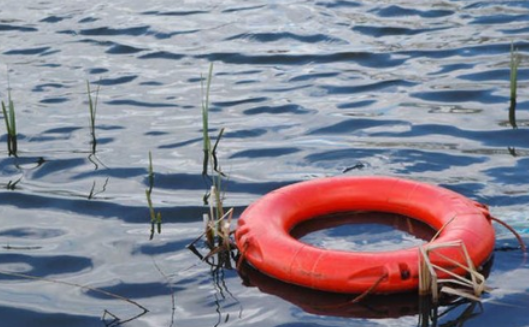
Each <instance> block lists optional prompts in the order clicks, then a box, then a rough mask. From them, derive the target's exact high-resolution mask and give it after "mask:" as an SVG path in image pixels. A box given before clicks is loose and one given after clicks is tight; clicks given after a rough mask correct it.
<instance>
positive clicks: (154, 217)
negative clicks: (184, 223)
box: [145, 151, 162, 240]
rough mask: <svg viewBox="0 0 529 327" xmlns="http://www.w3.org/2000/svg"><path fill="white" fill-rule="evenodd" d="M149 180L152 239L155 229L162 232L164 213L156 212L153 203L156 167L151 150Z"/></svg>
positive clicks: (146, 191) (148, 191)
mask: <svg viewBox="0 0 529 327" xmlns="http://www.w3.org/2000/svg"><path fill="white" fill-rule="evenodd" d="M148 180H149V188H148V189H146V190H145V196H146V198H147V205H148V206H149V215H150V217H151V234H150V236H149V239H150V240H152V239H153V238H154V233H155V231H157V232H158V234H160V233H161V232H162V214H161V213H160V212H158V213H156V211H155V210H154V206H153V204H152V199H151V194H152V190H153V188H154V169H153V165H152V153H151V151H149V174H148Z"/></svg>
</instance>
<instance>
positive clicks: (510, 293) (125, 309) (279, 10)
mask: <svg viewBox="0 0 529 327" xmlns="http://www.w3.org/2000/svg"><path fill="white" fill-rule="evenodd" d="M0 35H1V37H2V48H1V50H0V52H1V54H0V62H1V63H2V64H3V68H2V71H3V73H2V74H1V75H2V76H3V78H0V96H1V97H2V99H5V98H6V95H7V94H6V92H7V89H8V83H9V86H10V87H11V89H12V96H13V99H14V101H15V106H16V108H17V123H18V126H17V127H18V130H19V133H20V136H19V137H20V140H19V148H20V153H19V158H17V159H15V158H12V157H8V155H7V149H5V150H2V153H1V155H0V167H1V172H0V173H1V175H0V184H1V185H3V186H5V187H6V188H7V186H8V184H9V183H11V184H12V183H13V182H15V181H17V180H18V179H20V182H19V183H18V184H16V187H15V190H8V189H4V190H3V191H1V192H0V193H1V195H0V213H1V216H2V218H1V221H2V226H1V227H0V243H1V244H2V246H3V247H2V249H0V251H1V254H0V270H1V271H3V272H15V273H23V274H27V275H33V276H39V277H44V278H47V279H50V280H55V281H61V282H62V284H61V283H57V282H55V283H54V282H50V281H49V280H42V279H41V280H29V279H26V278H21V277H20V276H18V277H17V276H14V275H1V276H0V279H1V280H2V284H1V287H0V314H1V316H2V319H3V324H5V325H6V326H54V327H57V326H100V325H102V323H101V322H100V318H101V315H102V314H103V312H104V310H108V311H109V312H111V313H112V314H114V315H116V316H118V317H119V318H121V319H122V320H125V319H128V318H131V317H133V316H134V315H136V314H138V313H139V312H141V311H140V310H138V308H136V307H134V306H133V305H131V304H130V303H127V302H124V301H120V300H117V299H112V298H110V297H108V296H106V295H104V294H101V293H97V292H95V291H93V290H89V289H81V288H78V287H73V286H71V285H66V284H64V283H71V284H79V285H87V286H90V287H93V288H99V289H102V290H106V291H109V292H112V293H115V294H119V295H121V296H124V297H127V298H129V299H131V300H133V301H136V302H138V303H140V304H141V305H143V306H145V307H147V308H148V309H149V310H150V312H149V313H148V314H146V315H144V316H142V317H140V318H139V319H136V320H134V321H132V322H130V325H131V326H170V325H171V321H172V316H173V317H174V324H173V325H174V326H179V327H182V326H221V325H222V326H282V327H287V326H289V327H293V326H296V327H309V326H311V327H313V326H314V327H315V326H318V327H320V326H399V327H400V326H415V325H416V324H417V316H416V315H411V316H404V317H401V318H395V317H392V318H386V319H382V320H379V319H372V318H373V317H364V318H357V319H351V318H350V317H340V316H339V315H325V314H321V313H320V314H311V313H309V312H310V311H309V312H307V311H304V310H303V309H301V308H302V307H303V306H301V307H299V306H296V305H294V304H292V303H291V302H292V301H290V302H289V301H288V300H280V299H278V298H277V297H275V296H274V295H269V294H267V293H266V291H264V292H261V291H259V290H258V289H257V288H255V287H246V286H244V285H243V284H242V281H241V278H240V277H239V276H237V275H236V273H235V272H229V271H226V272H225V274H224V275H222V276H219V275H214V276H212V274H211V272H210V269H209V266H207V265H205V264H201V263H200V262H199V260H198V259H197V258H196V257H195V256H194V255H193V254H192V253H190V252H189V251H188V250H186V249H185V246H186V245H187V244H189V243H190V242H192V241H193V240H194V239H195V238H196V237H197V236H198V235H200V233H201V230H202V222H201V220H202V218H201V217H202V214H203V213H204V212H205V208H204V207H203V205H202V195H203V193H204V190H205V188H206V186H205V184H204V182H203V180H202V177H201V175H200V173H201V169H202V144H201V135H202V134H201V118H200V101H201V100H200V99H201V83H200V76H201V74H203V73H206V72H207V69H208V66H209V63H210V62H214V79H213V84H212V89H211V96H210V97H211V100H212V111H213V112H212V113H211V116H210V119H211V127H212V129H213V130H218V129H220V128H221V127H225V128H226V129H227V132H226V134H225V138H224V139H223V140H222V141H221V144H220V147H219V158H220V160H221V162H222V164H223V167H224V170H225V171H226V172H228V173H229V175H230V182H229V183H228V185H227V190H228V193H227V201H226V204H227V205H228V206H233V207H235V208H236V212H240V211H241V210H242V209H244V208H245V207H246V206H247V205H248V204H249V203H251V202H252V201H254V200H255V199H257V198H258V197H260V196H261V195H263V194H265V193H266V192H268V191H270V190H273V189H275V188H278V187H280V186H282V185H286V184H290V183H292V182H296V181H300V180H306V179H311V178H314V177H321V176H336V175H342V174H346V175H372V174H375V175H391V176H401V177H406V178H412V179H416V180H421V181H426V182H431V183H435V184H440V185H443V186H445V187H447V188H450V189H453V190H456V191H458V192H461V193H463V194H465V195H466V196H468V197H471V198H473V199H476V200H478V201H481V202H483V203H487V204H489V205H490V206H491V207H492V212H493V213H494V214H495V215H496V216H498V217H500V218H502V219H504V220H505V221H507V222H508V223H510V224H512V225H513V226H514V227H515V228H516V229H517V230H518V231H519V232H520V233H521V234H522V236H523V237H524V238H525V239H526V240H528V237H527V234H528V233H529V221H528V218H527V211H528V210H527V205H528V204H529V194H528V186H529V169H528V168H529V141H528V140H529V132H528V131H529V128H528V126H527V125H529V118H528V116H527V111H528V110H529V97H528V95H529V93H528V92H527V80H528V79H529V69H527V53H528V50H529V43H528V42H527V40H528V36H529V2H527V1H507V0H503V1H502V0H486V1H470V0H468V1H463V0H459V1H456V0H453V1H448V0H444V1H437V0H435V1H428V2H417V1H412V0H399V1H382V0H378V1H366V0H364V1H363V0H358V1H349V0H322V1H292V0H290V1H258V0H250V1H222V2H218V1H154V0H144V1H135V0H132V1H131V0H127V1H124V0H116V1H110V2H109V3H107V2H103V1H77V0H76V1H54V0H50V1H41V2H34V1H28V0H19V1H16V2H15V1H10V3H9V5H7V6H4V7H3V8H2V9H1V11H0ZM511 43H514V46H515V47H516V48H517V49H518V51H519V54H520V56H521V57H522V63H521V66H520V70H519V79H520V80H519V91H518V96H519V97H518V107H517V108H518V112H517V116H518V125H519V127H520V128H519V129H512V128H511V127H510V125H509V122H508V107H509V61H510V57H509V52H510V46H511ZM86 80H89V81H90V82H91V83H92V84H93V87H94V88H95V87H97V86H100V92H99V99H98V100H99V106H98V114H97V123H96V124H97V129H96V134H97V138H98V147H97V155H96V156H95V157H94V156H90V134H89V128H88V121H89V113H88V109H87V108H88V105H87V96H86V84H85V82H86ZM2 133H4V134H5V132H2ZM6 138H7V137H6V136H5V135H4V136H2V139H1V140H0V142H2V144H4V143H5V141H6ZM3 146H5V145H3ZM149 151H152V152H153V156H154V168H155V171H156V173H157V174H156V181H155V189H154V192H153V200H154V205H155V207H156V208H157V209H159V210H160V211H161V212H162V215H163V218H164V222H165V223H164V225H163V232H162V234H161V235H156V237H155V239H154V240H153V241H149V240H148V238H149V228H150V226H149V216H148V210H147V204H146V200H145V193H144V192H145V188H146V187H147V179H146V175H147V166H148V152H149ZM91 190H93V191H92V192H91ZM90 193H92V196H90ZM497 245H498V247H514V246H516V245H517V243H516V241H515V240H514V239H513V237H512V236H511V235H510V234H509V233H508V232H506V231H504V230H503V229H501V228H499V229H498V244H497ZM527 273H528V265H527V263H526V262H525V261H524V260H523V256H522V255H521V254H520V253H518V252H517V251H513V252H509V251H508V252H503V251H498V252H497V253H496V257H495V264H494V267H493V270H492V272H491V276H490V278H489V283H490V286H492V287H493V288H494V290H493V291H492V292H491V293H490V294H489V295H487V296H486V297H485V299H484V312H483V313H482V314H481V315H478V316H477V317H475V318H473V319H471V320H469V321H467V322H466V323H465V326H467V327H468V326H499V325H503V326H527V325H529V318H527V315H526V308H527V306H528V305H529V283H528V282H527V278H526V276H527ZM172 294H173V295H174V298H173V297H172ZM272 294H275V293H273V292H272ZM173 300H174V304H173ZM294 303H295V302H294ZM173 307H174V310H173V309H172V308H173ZM460 311H461V310H460ZM459 313H461V312H457V310H456V312H455V313H454V312H452V313H451V314H449V315H448V316H446V317H443V318H442V321H441V322H443V323H448V322H449V321H451V320H453V319H455V318H456V317H457V315H458V314H459ZM108 317H109V316H108V315H107V322H108V321H109V319H110V318H108Z"/></svg>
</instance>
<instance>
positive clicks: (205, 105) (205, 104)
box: [201, 63, 213, 175]
mask: <svg viewBox="0 0 529 327" xmlns="http://www.w3.org/2000/svg"><path fill="white" fill-rule="evenodd" d="M212 76H213V63H211V64H210V65H209V72H208V77H207V82H206V94H205V95H204V94H202V97H201V98H202V135H203V142H204V143H203V151H204V161H203V164H202V175H207V170H208V162H209V159H210V153H211V150H212V148H211V140H210V138H209V122H208V120H209V119H208V116H209V91H210V88H211V78H212ZM202 93H204V81H202Z"/></svg>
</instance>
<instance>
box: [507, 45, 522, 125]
mask: <svg viewBox="0 0 529 327" xmlns="http://www.w3.org/2000/svg"><path fill="white" fill-rule="evenodd" d="M519 65H520V55H519V54H518V51H517V50H515V49H514V44H512V43H511V63H510V68H511V78H510V88H511V102H510V106H509V123H510V124H511V126H512V128H518V125H517V124H516V97H517V89H518V66H519Z"/></svg>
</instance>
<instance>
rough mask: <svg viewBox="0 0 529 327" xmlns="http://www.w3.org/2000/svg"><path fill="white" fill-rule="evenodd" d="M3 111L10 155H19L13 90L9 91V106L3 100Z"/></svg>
mask: <svg viewBox="0 0 529 327" xmlns="http://www.w3.org/2000/svg"><path fill="white" fill-rule="evenodd" d="M2 113H3V115H4V121H5V124H6V130H7V151H8V155H9V156H15V157H16V156H17V152H18V144H17V125H16V116H15V104H14V103H13V99H12V98H11V90H8V91H7V106H6V104H5V102H4V101H2Z"/></svg>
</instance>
